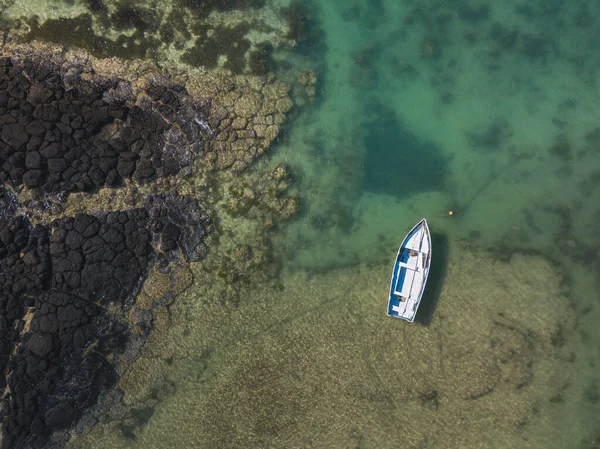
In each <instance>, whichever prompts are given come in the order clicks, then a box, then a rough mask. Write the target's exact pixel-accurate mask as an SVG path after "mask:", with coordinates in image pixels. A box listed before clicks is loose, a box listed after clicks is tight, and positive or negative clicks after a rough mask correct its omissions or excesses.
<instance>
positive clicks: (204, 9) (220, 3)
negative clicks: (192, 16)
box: [178, 0, 265, 17]
mask: <svg viewBox="0 0 600 449" xmlns="http://www.w3.org/2000/svg"><path fill="white" fill-rule="evenodd" d="M178 3H179V5H180V6H182V7H184V8H189V9H190V10H191V11H192V12H194V13H197V14H199V15H201V16H203V17H204V16H206V15H208V14H209V13H210V12H212V11H233V10H239V9H248V8H262V7H263V6H264V5H265V0H179V2H178Z"/></svg>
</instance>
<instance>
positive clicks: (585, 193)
mask: <svg viewBox="0 0 600 449" xmlns="http://www.w3.org/2000/svg"><path fill="white" fill-rule="evenodd" d="M313 7H314V5H313ZM313 7H311V8H313ZM538 8H541V9H538ZM311 11H314V14H315V17H316V22H317V23H318V26H319V27H320V31H321V32H322V33H323V34H322V35H321V34H319V33H315V36H316V37H318V38H322V39H324V41H325V45H324V47H326V49H325V51H324V56H323V58H324V59H323V72H322V73H321V74H320V75H321V81H320V84H319V94H320V98H319V101H318V103H317V104H316V105H315V106H314V108H313V109H312V110H308V111H304V112H303V113H302V114H301V116H300V117H299V118H298V119H297V120H296V122H294V123H293V124H292V125H291V126H290V130H289V137H288V138H287V139H285V141H284V142H283V143H282V144H281V145H280V146H279V148H278V149H277V153H276V154H275V156H274V158H275V160H276V161H285V162H287V163H289V164H291V165H292V166H293V167H295V169H296V170H297V174H298V177H299V180H300V181H299V184H300V185H299V190H300V191H301V192H302V195H303V198H305V203H304V205H305V208H304V215H303V216H302V217H301V218H300V219H299V220H298V221H297V222H296V223H294V224H293V225H292V226H291V227H290V228H289V229H287V230H286V231H284V232H283V235H282V237H281V239H280V240H279V246H278V249H279V250H280V251H281V256H282V258H283V259H284V260H285V263H286V266H287V267H288V269H289V270H291V271H292V272H293V271H296V270H299V271H302V270H308V271H310V272H315V273H323V272H329V271H330V270H335V269H338V268H343V267H346V268H348V267H353V266H356V265H357V264H359V263H373V264H375V263H379V262H381V263H389V262H390V261H391V260H392V258H393V253H394V251H395V246H396V245H397V243H398V242H399V241H400V240H401V238H402V236H403V235H404V234H405V233H406V232H407V231H408V229H410V227H411V226H412V225H413V224H414V223H415V222H416V221H418V219H420V218H421V217H426V218H427V219H428V220H429V222H430V226H431V228H432V232H434V233H435V234H438V237H440V236H443V237H444V238H447V239H449V240H450V241H451V242H460V245H461V246H462V247H469V248H474V249H475V250H476V251H484V252H488V253H489V254H493V255H494V257H497V258H498V259H499V260H508V259H509V258H510V257H511V254H512V253H513V252H522V253H535V254H539V255H541V256H542V257H544V258H546V259H547V260H549V261H550V263H551V264H552V265H553V266H554V267H555V268H556V270H557V276H562V277H563V281H562V282H563V285H564V284H568V294H567V297H568V299H565V303H564V304H563V305H562V306H560V305H559V307H563V308H565V309H569V310H573V311H574V313H575V316H576V318H575V319H576V325H575V326H574V327H573V329H572V330H571V331H568V332H567V334H568V335H569V337H568V338H569V339H570V340H571V341H572V342H575V343H574V344H575V346H574V347H575V349H574V352H573V354H572V355H571V357H572V358H573V359H575V360H576V361H575V362H574V364H575V366H576V368H575V371H574V372H573V374H572V375H570V376H568V377H567V379H566V380H565V384H564V388H565V389H564V390H563V392H562V393H561V394H560V400H556V402H555V403H559V404H561V405H558V406H557V407H556V408H557V409H560V408H561V407H562V411H561V412H558V413H556V414H555V415H554V418H553V419H555V420H556V426H557V427H562V429H563V430H562V432H564V433H563V438H559V439H556V440H554V441H552V442H551V441H544V442H542V441H543V439H539V440H536V439H531V440H530V441H529V443H527V444H530V445H531V447H550V446H552V447H585V448H587V447H597V445H598V433H597V432H598V429H600V420H599V419H598V416H600V413H599V412H600V401H599V400H598V395H597V391H598V386H599V382H600V378H599V377H598V371H597V366H598V356H599V353H598V348H599V347H600V334H599V333H598V328H597V325H596V324H595V323H597V322H598V320H599V319H600V310H599V304H598V279H599V274H600V271H599V267H600V263H599V259H598V250H599V248H600V237H599V233H598V231H599V230H600V225H599V223H600V212H599V210H598V208H597V204H599V201H598V200H599V199H600V189H599V184H598V173H600V171H599V170H600V159H599V156H600V142H599V141H598V139H597V131H596V130H597V129H598V116H599V115H598V107H597V104H598V95H599V93H600V92H599V90H598V85H597V76H598V72H597V66H595V64H597V61H598V56H597V42H596V40H597V39H596V40H595V38H594V37H593V36H598V33H599V32H600V22H599V20H598V18H599V16H598V13H599V10H598V6H597V5H593V4H591V3H585V2H576V3H575V4H571V3H565V2H552V4H547V3H544V4H543V5H542V4H541V3H539V4H536V5H535V6H528V5H525V4H521V3H519V2H496V3H488V4H478V3H476V2H475V3H473V2H434V1H432V2H410V1H405V2H397V1H376V2H350V3H348V2H328V3H327V4H323V5H319V6H318V7H314V9H311ZM450 211H452V212H453V214H452V215H451V216H450V215H449V214H448V213H449V212H450ZM457 250H458V249H456V247H452V246H451V247H450V251H451V252H452V251H457ZM435 254H436V248H435V247H434V257H435ZM438 254H439V253H438ZM452 258H453V257H452V256H451V259H452ZM434 260H435V259H434ZM454 260H455V261H456V259H454ZM478 276H479V275H478V273H476V272H474V273H472V277H474V278H477V277H478ZM446 280H447V278H446ZM380 281H381V282H382V283H385V282H387V280H386V279H381V280H380ZM548 294H549V295H554V294H559V292H552V291H550V292H548ZM521 300H522V301H527V300H528V298H527V297H523V298H521ZM539 306H540V307H544V303H543V302H542V303H541V304H540V305H539ZM548 306H550V305H549V303H548ZM425 307H428V306H427V305H425ZM464 313H465V314H466V315H467V316H468V315H469V313H470V311H469V310H465V311H464ZM531 313H532V314H537V313H538V312H536V311H535V309H534V310H533V311H532V312H531ZM438 318H440V317H439V316H438ZM524 318H525V320H526V317H524ZM531 318H532V319H534V317H533V316H532V317H531ZM435 319H436V316H435V311H434V312H433V320H435ZM400 350H401V349H400ZM575 372H576V374H575ZM545 394H548V395H549V396H552V395H553V393H550V389H548V390H547V391H546V393H545ZM555 399H556V397H555ZM565 435H568V436H567V437H565ZM487 444H489V446H487V447H502V446H503V444H501V442H500V441H492V442H490V441H488V443H487ZM520 444H525V443H524V442H521V443H520ZM507 446H510V444H508V443H507ZM411 447H412V446H411ZM424 447H430V446H424ZM431 447H439V446H437V445H436V444H433V446H431ZM522 447H523V446H522ZM527 447H530V446H527Z"/></svg>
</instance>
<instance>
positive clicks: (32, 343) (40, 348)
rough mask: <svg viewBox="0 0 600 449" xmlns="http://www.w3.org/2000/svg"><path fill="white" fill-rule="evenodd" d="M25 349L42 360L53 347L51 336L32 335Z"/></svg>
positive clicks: (43, 334)
mask: <svg viewBox="0 0 600 449" xmlns="http://www.w3.org/2000/svg"><path fill="white" fill-rule="evenodd" d="M27 347H28V348H29V350H30V351H31V352H33V353H34V354H35V355H37V356H38V357H42V358H44V357H46V356H47V355H48V354H49V353H50V351H52V349H53V347H54V345H53V343H52V336H51V335H50V334H46V333H38V334H33V335H32V336H31V338H30V339H29V342H27Z"/></svg>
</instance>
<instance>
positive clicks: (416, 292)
mask: <svg viewBox="0 0 600 449" xmlns="http://www.w3.org/2000/svg"><path fill="white" fill-rule="evenodd" d="M430 265H431V234H430V233H429V226H427V220H425V219H424V218H423V219H422V220H421V221H420V222H419V223H417V224H416V225H415V227H414V228H412V229H411V231H410V232H409V233H408V235H407V236H406V237H405V239H404V240H403V241H402V244H401V245H400V248H399V249H398V255H397V256H396V262H395V263H394V270H393V271H392V280H391V282H390V297H389V300H388V311H387V313H388V315H389V316H393V317H395V318H401V319H403V320H406V321H408V322H410V323H412V322H413V321H414V319H415V316H416V315H417V310H418V308H419V304H420V303H421V297H422V296H423V291H424V290H425V284H426V283H427V276H428V275H429V267H430Z"/></svg>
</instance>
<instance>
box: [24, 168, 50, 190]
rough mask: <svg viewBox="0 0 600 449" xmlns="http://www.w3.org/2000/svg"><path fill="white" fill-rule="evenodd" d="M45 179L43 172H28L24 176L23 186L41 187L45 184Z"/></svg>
mask: <svg viewBox="0 0 600 449" xmlns="http://www.w3.org/2000/svg"><path fill="white" fill-rule="evenodd" d="M44 177H45V176H44V172H43V171H42V170H27V171H26V172H25V173H24V174H23V184H25V185H26V186H27V187H39V186H41V185H42V184H43V183H44Z"/></svg>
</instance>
